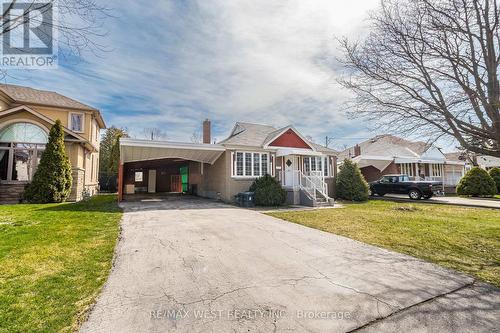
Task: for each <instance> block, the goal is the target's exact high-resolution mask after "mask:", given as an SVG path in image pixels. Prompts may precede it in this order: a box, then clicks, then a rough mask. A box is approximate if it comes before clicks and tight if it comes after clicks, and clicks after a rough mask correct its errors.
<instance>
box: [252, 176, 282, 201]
mask: <svg viewBox="0 0 500 333" xmlns="http://www.w3.org/2000/svg"><path fill="white" fill-rule="evenodd" d="M250 191H251V192H255V204H256V205H257V206H281V205H283V204H284V203H285V201H286V191H285V190H284V189H283V188H282V187H281V185H280V183H279V182H278V181H277V180H276V179H275V178H274V177H272V176H270V175H265V176H263V177H260V178H257V179H256V180H255V181H254V182H253V184H252V186H250Z"/></svg>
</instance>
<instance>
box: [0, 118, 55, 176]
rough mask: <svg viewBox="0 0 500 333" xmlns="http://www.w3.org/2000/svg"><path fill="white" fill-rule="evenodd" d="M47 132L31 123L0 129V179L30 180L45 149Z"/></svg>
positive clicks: (15, 124)
mask: <svg viewBox="0 0 500 333" xmlns="http://www.w3.org/2000/svg"><path fill="white" fill-rule="evenodd" d="M46 142H47V133H46V132H45V131H44V130H43V129H42V128H40V127H38V126H36V125H34V124H31V123H23V122H20V123H14V124H11V125H8V126H6V127H5V128H3V129H1V130H0V181H7V182H11V181H19V182H28V181H31V180H32V178H33V175H34V173H35V171H36V169H37V167H38V164H39V163H40V158H41V156H42V153H43V151H44V150H45V143H46Z"/></svg>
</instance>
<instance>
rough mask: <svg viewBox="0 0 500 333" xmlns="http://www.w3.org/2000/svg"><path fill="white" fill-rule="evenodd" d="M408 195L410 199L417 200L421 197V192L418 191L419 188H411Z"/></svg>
mask: <svg viewBox="0 0 500 333" xmlns="http://www.w3.org/2000/svg"><path fill="white" fill-rule="evenodd" d="M408 196H409V197H410V199H412V200H419V199H420V198H421V197H422V194H421V193H420V191H419V190H416V189H412V190H410V192H408Z"/></svg>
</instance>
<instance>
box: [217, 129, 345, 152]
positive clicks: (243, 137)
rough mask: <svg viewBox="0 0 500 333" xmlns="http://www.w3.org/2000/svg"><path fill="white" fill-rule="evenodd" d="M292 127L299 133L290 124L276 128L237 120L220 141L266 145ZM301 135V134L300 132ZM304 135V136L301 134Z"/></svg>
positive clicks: (314, 146) (321, 149) (318, 146)
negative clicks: (226, 135) (229, 132)
mask: <svg viewBox="0 0 500 333" xmlns="http://www.w3.org/2000/svg"><path fill="white" fill-rule="evenodd" d="M289 128H292V129H293V130H294V131H295V132H297V133H298V131H297V130H296V129H294V128H293V126H291V125H288V126H284V127H281V128H278V129H277V128H275V127H273V126H270V125H262V124H254V123H246V122H237V123H236V124H235V125H234V127H233V130H232V131H231V134H229V137H227V138H226V139H224V140H222V141H220V142H219V144H223V145H237V146H249V147H264V146H265V145H266V144H268V143H269V142H271V141H272V140H273V139H274V138H275V137H276V136H279V134H280V133H282V132H284V131H286V130H287V129H289ZM299 135H300V134H299ZM301 137H302V136H301ZM304 141H305V142H306V143H307V144H309V145H310V146H311V147H313V148H314V149H316V151H319V152H322V153H325V154H331V155H336V154H337V153H338V152H337V151H336V150H333V149H330V148H326V147H325V146H322V145H319V144H317V143H314V142H311V141H310V140H307V139H305V138H304Z"/></svg>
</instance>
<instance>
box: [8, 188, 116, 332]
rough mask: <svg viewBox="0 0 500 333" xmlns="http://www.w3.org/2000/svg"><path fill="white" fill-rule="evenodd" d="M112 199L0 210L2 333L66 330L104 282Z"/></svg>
mask: <svg viewBox="0 0 500 333" xmlns="http://www.w3.org/2000/svg"><path fill="white" fill-rule="evenodd" d="M121 214H122V213H121V211H120V209H119V208H118V206H117V204H116V196H113V195H102V196H96V197H93V198H92V199H91V200H90V201H88V202H82V203H64V204H48V205H4V206H0V332H70V331H73V330H75V329H77V328H78V325H79V324H80V323H81V320H82V319H83V318H84V314H85V312H86V310H87V309H88V307H89V305H90V304H92V303H93V302H94V300H95V298H96V296H97V294H98V292H99V290H100V289H101V287H102V285H103V284H104V282H105V281H106V277H107V275H108V273H109V271H110V268H111V261H112V258H113V250H114V247H115V244H116V241H117V238H118V233H119V220H120V218H121Z"/></svg>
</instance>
